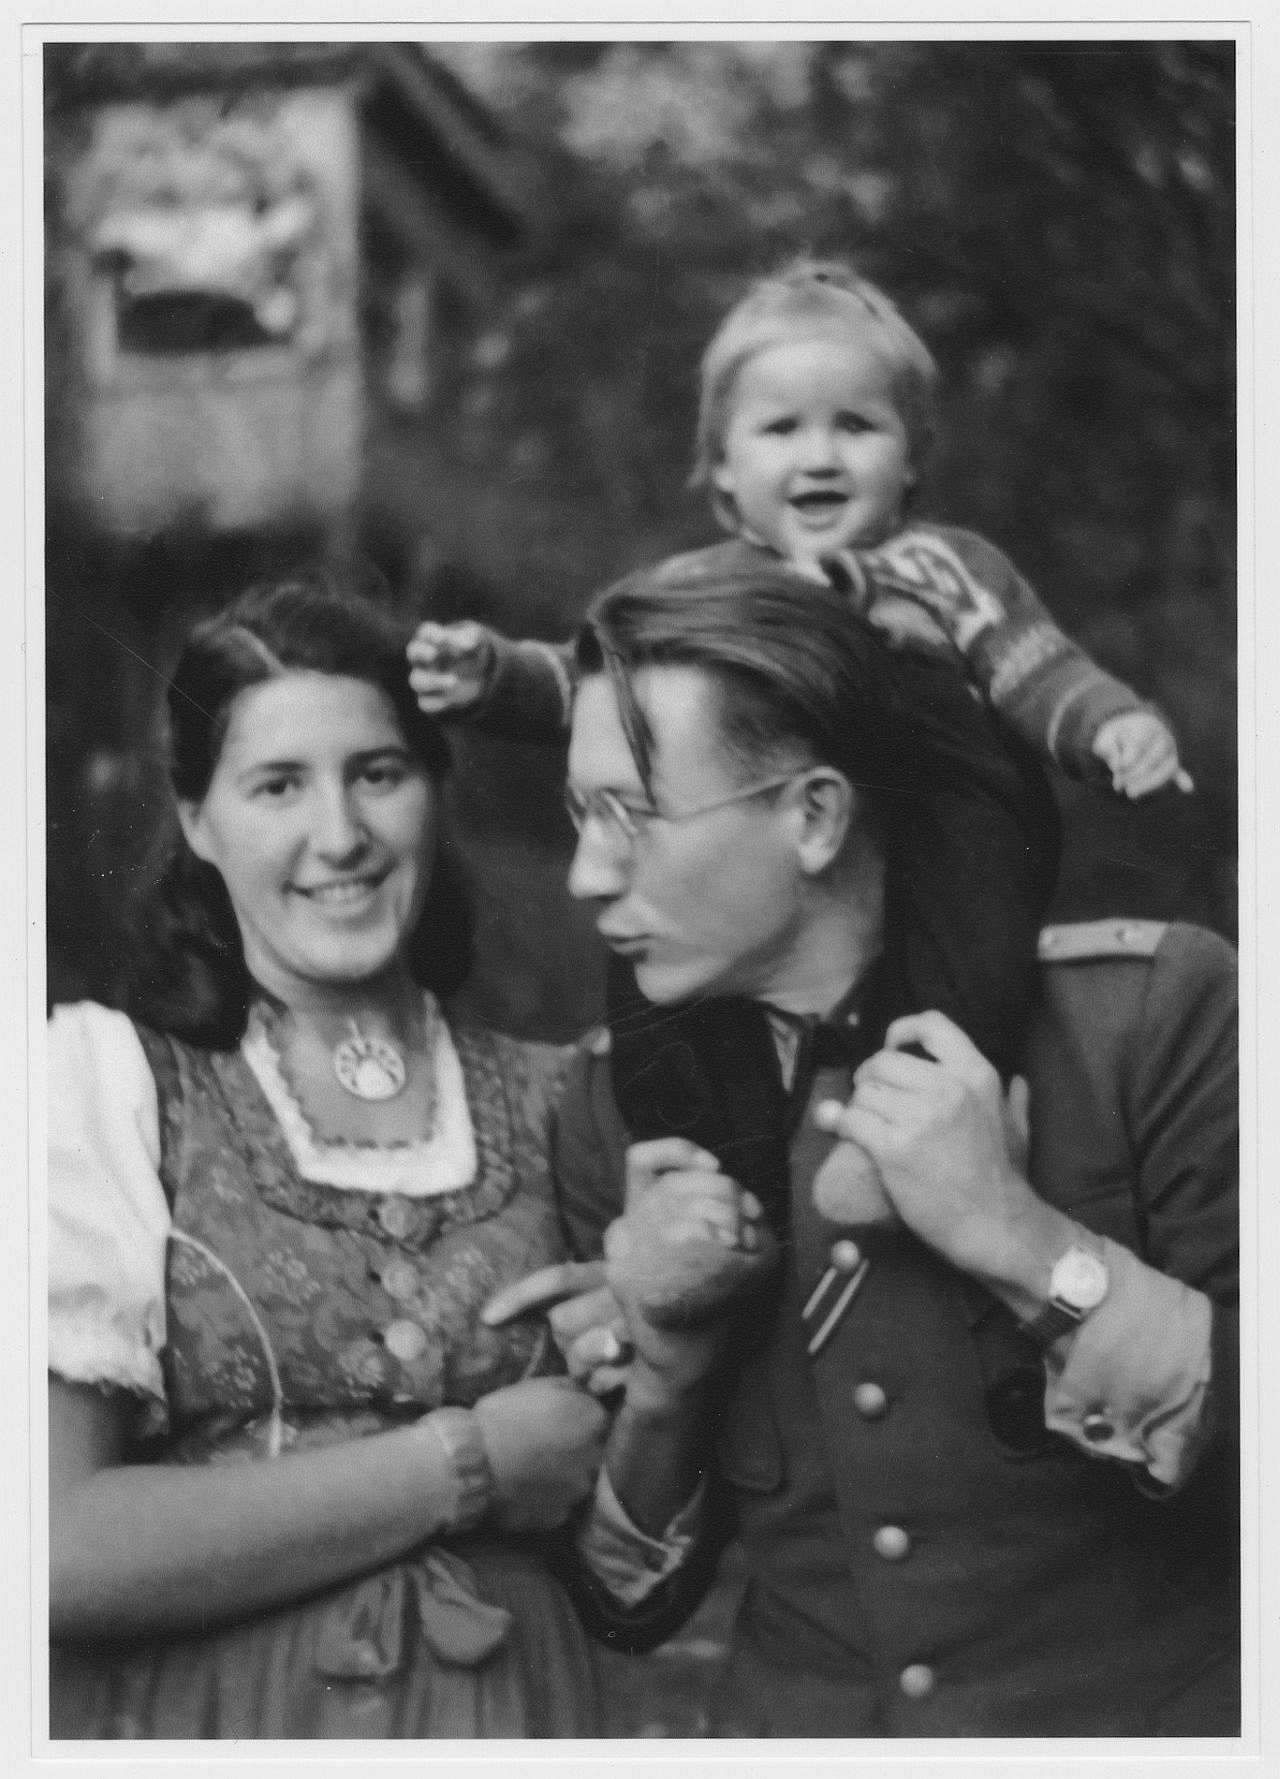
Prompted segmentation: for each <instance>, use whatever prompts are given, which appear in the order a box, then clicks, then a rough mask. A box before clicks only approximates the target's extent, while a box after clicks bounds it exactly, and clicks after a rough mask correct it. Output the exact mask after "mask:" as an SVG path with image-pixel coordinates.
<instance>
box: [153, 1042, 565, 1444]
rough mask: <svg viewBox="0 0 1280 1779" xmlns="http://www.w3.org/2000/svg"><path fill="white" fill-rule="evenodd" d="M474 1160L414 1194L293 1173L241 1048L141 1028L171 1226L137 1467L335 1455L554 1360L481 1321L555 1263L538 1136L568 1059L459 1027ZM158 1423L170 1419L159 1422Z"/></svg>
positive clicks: (557, 1241)
mask: <svg viewBox="0 0 1280 1779" xmlns="http://www.w3.org/2000/svg"><path fill="white" fill-rule="evenodd" d="M452 1035H453V1041H454V1045H455V1048H456V1050H457V1053H458V1057H459V1061H460V1062H461V1065H462V1071H463V1077H464V1080H465V1082H466V1089H467V1102H468V1106H469V1108H470V1111H471V1117H472V1121H473V1124H474V1128H475V1138H476V1150H477V1161H478V1167H477V1172H476V1177H475V1179H474V1180H473V1182H472V1183H471V1184H470V1185H468V1186H465V1187H463V1188H461V1189H460V1190H457V1191H452V1192H446V1193H441V1194H438V1195H433V1196H427V1197H413V1196H408V1195H406V1194H403V1193H395V1192H372V1191H365V1190H360V1189H355V1188H348V1187H338V1186H331V1185H322V1184H318V1183H316V1182H314V1181H310V1180H304V1179H303V1178H302V1177H301V1176H300V1174H299V1172H298V1170H297V1168H296V1166H295V1164H294V1160H293V1155H292V1153H291V1151H290V1148H289V1145H288V1142H287V1140H286V1138H285V1135H284V1132H283V1131H282V1129H281V1127H280V1125H279V1123H278V1121H277V1119H276V1117H275V1115H274V1113H273V1112H272V1110H271V1107H270V1106H269V1105H268V1103H267V1101H266V1099H265V1097H264V1095H263V1092H262V1089H261V1087H260V1086H259V1084H258V1081H257V1079H256V1078H255V1076H254V1074H253V1073H252V1071H251V1069H250V1068H249V1066H248V1064H247V1062H246V1061H245V1059H244V1057H243V1056H242V1055H241V1054H240V1052H239V1051H229V1052H225V1051H210V1050H200V1049H196V1048H194V1047H192V1046H190V1045H187V1044H184V1043H181V1042H179V1041H178V1040H176V1039H173V1038H169V1037H161V1036H158V1035H156V1034H155V1033H153V1032H147V1031H141V1032H140V1033H139V1036H140V1037H141V1039H142V1043H143V1048H144V1050H145V1051H146V1054H147V1058H148V1061H149V1063H150V1065H151V1069H152V1072H153V1074H154V1075H155V1077H156V1083H157V1089H158V1094H159V1102H160V1113H161V1120H160V1123H161V1159H160V1174H161V1179H162V1182H163V1184H164V1187H165V1192H166V1195H167V1197H168V1199H169V1203H170V1209H171V1213H172V1219H173V1229H172V1234H171V1237H170V1242H169V1251H168V1260H167V1273H166V1314H167V1342H166V1346H165V1350H164V1352H163V1354H162V1367H163V1372H164V1379H165V1388H166V1396H167V1417H166V1415H165V1413H164V1412H163V1411H162V1412H161V1413H159V1414H155V1413H153V1414H152V1415H151V1417H150V1420H149V1423H148V1425H147V1427H146V1429H145V1430H144V1431H143V1432H142V1434H141V1439H142V1441H143V1444H144V1446H145V1448H146V1451H147V1454H148V1455H150V1456H163V1457H165V1458H167V1459H169V1460H171V1461H178V1462H197V1463H198V1462H208V1461H218V1460H220V1459H224V1458H228V1459H230V1458H236V1457H249V1456H254V1455H261V1454H262V1453H264V1451H265V1450H266V1449H267V1447H268V1442H269V1441H272V1440H274V1442H275V1443H276V1445H278V1446H281V1447H284V1448H288V1447H298V1446H303V1445H318V1444H330V1443H334V1442H336V1441H338V1440H341V1439H344V1438H349V1437H354V1436H356V1435H359V1434H362V1433H366V1432H372V1431H376V1430H377V1429H379V1428H381V1427H385V1426H388V1425H391V1424H394V1423H395V1422H397V1421H401V1420H405V1419H413V1418H416V1417H417V1416H418V1415H421V1414H423V1413H425V1412H426V1411H427V1410H429V1409H432V1408H437V1407H439V1406H440V1405H441V1404H444V1403H458V1404H463V1405H469V1404H471V1403H473V1402H475V1401H476V1400H477V1399H478V1398H479V1397H481V1396H483V1395H485V1394H486V1393H487V1392H489V1391H491V1390H493V1389H496V1388H498V1387H500V1386H501V1385H504V1384H510V1383H514V1382H515V1381H517V1380H518V1379H520V1378H522V1377H525V1376H529V1375H531V1374H532V1373H534V1372H536V1371H539V1370H543V1369H549V1368H551V1367H552V1365H553V1363H554V1351H553V1349H551V1347H550V1344H549V1342H548V1340H547V1339H546V1335H545V1330H544V1328H543V1326H542V1324H541V1323H540V1322H534V1321H528V1322H518V1323H516V1324H514V1325H512V1326H509V1327H506V1328H496V1329H490V1328H486V1327H484V1326H483V1325H482V1324H481V1322H480V1321H479V1311H480V1309H481V1307H482V1306H483V1305H484V1303H485V1302H486V1301H487V1300H488V1299H489V1298H490V1297H491V1296H492V1295H493V1294H494V1292H495V1291H496V1290H497V1289H498V1288H499V1286H501V1285H503V1284H506V1283H508V1282H510V1281H512V1280H514V1279H518V1278H521V1277H523V1276H524V1274H526V1273H528V1272H530V1271H532V1270H533V1269H534V1268H536V1267H538V1266H542V1265H544V1264H546V1263H547V1262H548V1261H551V1260H554V1259H557V1258H560V1257H561V1255H562V1253H563V1251H564V1250H563V1245H562V1241H561V1237H560V1233H559V1227H558V1223H557V1219H556V1214H555V1208H554V1204H553V1199H552V1191H551V1183H550V1178H549V1174H548V1168H547V1153H546V1129H547V1122H548V1116H549V1110H550V1106H551V1103H552V1101H553V1098H554V1095H555V1092H556V1089H557V1087H558V1084H559V1078H560V1072H561V1069H562V1067H563V1064H564V1062H565V1061H566V1059H567V1052H562V1051H559V1050H555V1049H552V1048H551V1047H549V1046H545V1045H534V1044H528V1043H522V1042H520V1041H519V1040H516V1039H513V1038H507V1037H503V1036H501V1035H499V1034H496V1033H492V1032H488V1031H484V1030H481V1029H480V1028H478V1027H474V1026H468V1025H465V1024H463V1025H458V1026H455V1027H453V1028H452ZM166 1418H167V1424H165V1423H166Z"/></svg>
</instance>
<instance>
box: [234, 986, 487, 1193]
mask: <svg viewBox="0 0 1280 1779" xmlns="http://www.w3.org/2000/svg"><path fill="white" fill-rule="evenodd" d="M427 998H428V999H429V1000H430V997H427ZM428 1011H429V1012H431V1013H436V1012H437V1009H436V1007H435V1003H434V1001H433V1000H432V1001H431V1004H430V1007H429V1009H428ZM432 1023H433V1024H434V1027H435V1033H436V1038H435V1046H434V1049H435V1070H436V1128H435V1130H434V1131H433V1132H432V1134H431V1135H430V1136H429V1137H420V1138H418V1139H417V1140H416V1141H413V1142H405V1143H391V1144H385V1145H384V1144H379V1143H361V1142H356V1141H348V1142H330V1141H329V1140H327V1139H326V1138H323V1137H318V1136H317V1135H316V1133H315V1131H314V1130H313V1129H312V1127H311V1124H310V1122H309V1120H308V1118H307V1115H306V1113H305V1112H304V1111H303V1109H302V1107H301V1106H300V1105H299V1104H298V1101H297V1100H296V1099H295V1097H294V1095H293V1093H292V1091H291V1089H290V1087H289V1084H288V1082H287V1081H286V1080H285V1076H284V1071H283V1070H282V1069H281V1067H280V1059H279V1057H278V1056H277V1055H276V1051H275V1047H274V1046H273V1045H272V1043H271V1040H270V1038H269V1037H268V1035H267V1030H266V1027H265V1025H264V1024H263V1022H262V1020H261V1019H260V1017H259V1016H258V1015H257V1014H256V1013H253V1014H251V1015H250V1018H249V1024H248V1026H247V1028H246V1030H245V1034H244V1037H243V1038H242V1039H241V1040H240V1054H241V1055H242V1056H243V1057H244V1060H245V1062H246V1063H247V1064H248V1065H249V1068H250V1069H251V1070H252V1071H253V1075H254V1078H255V1079H256V1081H257V1083H258V1085H259V1087H260V1088H261V1089H262V1092H263V1095H264V1097H265V1099H266V1101H267V1104H268V1105H269V1106H270V1107H271V1110H272V1112H273V1113H274V1114H275V1117H276V1121H277V1123H278V1124H279V1126H280V1129H281V1132H282V1133H283V1135H284V1139H285V1142H286V1143H287V1144H288V1147H289V1153H290V1155H291V1156H292V1158H293V1163H294V1166H295V1167H296V1168H297V1170H298V1173H299V1174H300V1175H301V1177H302V1178H303V1179H304V1180H310V1181H312V1182H314V1183H315V1184H316V1185H322V1186H341V1187H345V1188H347V1189H348V1190H350V1191H355V1192H397V1193H400V1194H402V1195H403V1196H404V1197H406V1198H430V1197H434V1196H436V1195H437V1194H439V1193H444V1192H456V1191H458V1189H459V1188H460V1187H462V1186H469V1185H470V1184H471V1183H472V1181H473V1180H474V1179H475V1177H476V1169H477V1157H476V1140H475V1131H474V1128H473V1126H472V1122H471V1113H470V1110H469V1109H468V1106H467V1090H466V1085H465V1082H464V1080H463V1075H462V1065H461V1063H460V1062H459V1060H458V1053H457V1051H456V1049H455V1048H454V1044H453V1039H452V1037H451V1036H450V1033H449V1028H448V1026H447V1025H446V1024H445V1021H444V1020H443V1019H442V1018H436V1019H434V1021H433V1022H432Z"/></svg>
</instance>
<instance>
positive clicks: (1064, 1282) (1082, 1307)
mask: <svg viewBox="0 0 1280 1779" xmlns="http://www.w3.org/2000/svg"><path fill="white" fill-rule="evenodd" d="M1107 1283H1108V1281H1107V1269H1106V1267H1105V1266H1104V1265H1103V1263H1102V1262H1101V1260H1099V1259H1098V1257H1097V1255H1096V1254H1090V1253H1089V1252H1088V1251H1087V1250H1086V1249H1084V1248H1071V1249H1070V1250H1069V1251H1068V1252H1067V1253H1065V1254H1064V1255H1063V1256H1062V1259H1061V1260H1059V1262H1058V1264H1057V1265H1056V1266H1055V1267H1054V1269H1053V1279H1052V1290H1053V1296H1054V1299H1055V1301H1056V1300H1058V1299H1061V1300H1062V1301H1063V1302H1064V1303H1067V1304H1069V1305H1070V1306H1071V1308H1072V1309H1075V1310H1079V1311H1080V1313H1081V1314H1082V1315H1083V1314H1084V1313H1085V1312H1086V1311H1087V1310H1092V1309H1096V1308H1097V1307H1098V1305H1099V1304H1100V1303H1101V1302H1102V1300H1103V1298H1104V1297H1105V1296H1106V1295H1107Z"/></svg>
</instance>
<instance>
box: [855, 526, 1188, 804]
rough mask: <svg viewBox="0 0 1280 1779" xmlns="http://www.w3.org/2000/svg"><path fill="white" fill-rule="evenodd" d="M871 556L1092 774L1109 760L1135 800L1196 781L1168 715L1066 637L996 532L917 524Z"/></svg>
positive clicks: (1043, 736) (991, 683)
mask: <svg viewBox="0 0 1280 1779" xmlns="http://www.w3.org/2000/svg"><path fill="white" fill-rule="evenodd" d="M863 560H864V562H865V565H866V567H867V569H868V570H869V571H870V574H871V577H872V580H873V582H874V584H875V585H876V586H877V587H881V586H882V587H884V588H885V589H886V590H887V591H892V592H897V593H900V594H903V595H905V596H906V597H908V598H910V599H913V600H915V601H916V602H918V603H919V604H920V605H922V606H924V607H926V608H927V610H928V611H930V612H931V613H932V614H933V616H934V617H935V618H936V619H937V621H938V623H939V624H940V625H941V627H942V629H943V630H944V631H945V633H946V635H947V636H948V637H949V639H950V640H951V642H952V643H953V644H954V645H955V647H956V648H957V649H958V650H959V651H960V653H961V654H962V655H963V656H964V657H965V660H966V662H967V663H968V666H969V670H970V672H971V674H972V676H973V678H974V680H975V681H976V683H977V684H978V685H980V686H981V687H982V688H983V689H984V690H985V692H986V693H987V695H988V697H989V698H990V699H991V702H992V703H993V704H994V705H995V706H996V708H997V709H998V710H999V711H1000V713H1001V715H1002V716H1003V717H1004V718H1005V720H1006V721H1007V722H1008V723H1010V724H1011V725H1012V727H1013V728H1015V729H1016V730H1018V732H1019V733H1020V734H1021V735H1023V736H1025V737H1026V739H1027V740H1029V741H1031V742H1032V743H1033V744H1034V745H1035V746H1036V747H1038V748H1040V749H1041V750H1042V751H1043V752H1046V753H1048V754H1049V756H1050V758H1052V759H1053V760H1055V761H1056V762H1057V763H1058V764H1059V765H1060V766H1062V767H1063V768H1064V770H1066V771H1068V772H1072V773H1074V774H1075V775H1076V776H1078V777H1081V778H1084V777H1088V776H1091V775H1093V774H1096V773H1097V772H1098V770H1099V766H1100V765H1101V767H1102V768H1104V769H1105V770H1106V771H1107V772H1108V774H1109V775H1110V779H1111V786H1112V789H1113V790H1114V791H1116V792H1117V793H1119V794H1121V795H1124V796H1128V797H1135V798H1136V797H1145V796H1149V795H1150V794H1151V793H1152V792H1153V791H1157V790H1160V789H1161V788H1162V787H1164V786H1165V785H1175V786H1176V787H1177V788H1178V789H1179V790H1184V791H1189V790H1190V789H1191V788H1192V784H1191V779H1190V778H1189V776H1188V775H1187V773H1186V772H1185V771H1184V770H1183V768H1182V766H1181V764H1180V762H1179V758H1178V746H1177V742H1176V740H1175V739H1174V736H1173V733H1172V731H1171V730H1170V728H1169V726H1168V724H1167V723H1166V722H1165V720H1164V718H1163V717H1162V716H1161V715H1160V714H1159V712H1158V711H1156V710H1155V709H1153V708H1152V706H1151V705H1149V704H1147V703H1145V702H1144V701H1143V700H1142V699H1141V698H1139V696H1138V694H1137V693H1136V692H1134V691H1133V690H1132V689H1131V688H1130V687H1129V686H1126V685H1124V684H1123V683H1122V682H1121V681H1120V680H1118V679H1115V678H1114V677H1113V676H1112V675H1111V674H1109V673H1106V672H1104V671H1103V669H1102V668H1101V667H1099V666H1098V664H1097V663H1096V662H1095V661H1093V660H1091V659H1090V657H1089V656H1088V655H1087V654H1086V653H1085V652H1084V650H1083V649H1082V648H1080V647H1079V645H1078V644H1076V643H1074V642H1072V641H1071V640H1070V638H1069V637H1067V636H1065V635H1064V634H1063V632H1062V631H1061V630H1060V629H1059V628H1058V626H1057V625H1056V624H1055V623H1054V621H1053V619H1052V618H1051V617H1050V616H1049V613H1048V612H1047V611H1046V610H1045V608H1044V606H1043V605H1041V603H1040V601H1039V599H1038V598H1037V597H1036V595H1035V593H1034V592H1033V591H1032V589H1031V588H1030V587H1029V586H1028V584H1027V582H1026V581H1025V580H1023V578H1022V576H1021V575H1020V574H1019V573H1018V572H1017V570H1016V569H1015V568H1014V567H1013V565H1012V564H1011V563H1010V562H1009V561H1008V559H1007V558H1006V557H1005V556H1003V555H1002V554H1001V552H1000V551H999V550H997V549H995V548H994V547H993V546H992V545H991V544H989V543H987V542H986V541H985V539H983V538H980V537H978V536H976V535H975V534H974V533H972V532H967V531H959V530H956V529H953V528H952V527H950V526H938V527H933V526H919V527H912V528H910V529H908V530H906V531H903V532H899V533H898V534H897V536H895V537H893V538H890V539H889V541H888V542H887V543H886V544H883V545H881V546H880V548H879V549H878V550H876V551H874V552H872V553H871V554H870V555H868V556H866V557H865V558H864V559H863Z"/></svg>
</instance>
